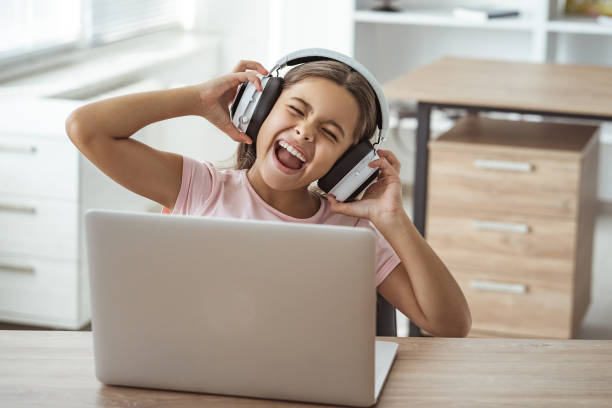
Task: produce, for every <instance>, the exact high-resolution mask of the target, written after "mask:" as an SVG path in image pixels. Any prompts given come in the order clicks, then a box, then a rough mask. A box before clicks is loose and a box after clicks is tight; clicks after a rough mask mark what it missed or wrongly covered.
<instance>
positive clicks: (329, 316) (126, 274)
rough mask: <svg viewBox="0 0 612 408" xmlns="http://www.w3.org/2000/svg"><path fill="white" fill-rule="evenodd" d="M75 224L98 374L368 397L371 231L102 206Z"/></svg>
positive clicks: (197, 386)
mask: <svg viewBox="0 0 612 408" xmlns="http://www.w3.org/2000/svg"><path fill="white" fill-rule="evenodd" d="M85 224H86V225H85V226H86V242H87V254H88V262H89V269H90V286H91V300H92V321H93V324H92V326H93V336H94V353H95V363H96V375H97V377H98V379H99V380H100V381H102V382H104V383H107V384H116V385H128V386H138V387H148V388H162V389H173V390H183V391H195V392H205V393H217V394H230V395H242V396H251V397H260V398H275V399H287V400H299V401H308V402H325V403H329V404H345V405H363V406H367V405H370V404H372V403H374V340H375V302H376V289H375V236H374V233H373V232H372V231H370V230H368V229H364V228H351V227H339V226H328V225H310V224H295V223H276V222H268V221H255V220H236V219H224V218H204V217H195V216H168V215H161V214H146V213H132V212H121V211H108V210H89V211H87V212H86V214H85Z"/></svg>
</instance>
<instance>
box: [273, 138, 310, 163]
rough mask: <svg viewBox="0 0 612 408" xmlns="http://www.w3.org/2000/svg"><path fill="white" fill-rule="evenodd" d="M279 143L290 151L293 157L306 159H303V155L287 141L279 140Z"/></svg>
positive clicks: (302, 159)
mask: <svg viewBox="0 0 612 408" xmlns="http://www.w3.org/2000/svg"><path fill="white" fill-rule="evenodd" d="M279 145H281V146H282V147H284V148H285V149H287V150H288V151H289V153H291V154H292V155H294V156H295V157H297V158H298V159H300V160H301V161H303V162H305V161H306V159H304V157H303V156H302V155H301V154H300V152H298V151H297V150H296V149H294V148H293V147H292V146H291V145H290V144H289V143H287V142H284V141H281V142H279Z"/></svg>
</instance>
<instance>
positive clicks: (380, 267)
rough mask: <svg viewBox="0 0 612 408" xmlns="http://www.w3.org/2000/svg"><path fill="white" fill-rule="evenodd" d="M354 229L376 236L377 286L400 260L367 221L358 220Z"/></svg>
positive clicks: (363, 219) (381, 235)
mask: <svg viewBox="0 0 612 408" xmlns="http://www.w3.org/2000/svg"><path fill="white" fill-rule="evenodd" d="M356 227H363V228H369V229H371V230H372V231H373V232H374V234H375V235H376V286H378V285H380V284H381V283H383V281H384V280H385V278H386V277H387V276H389V274H390V273H391V271H392V270H393V269H394V268H395V267H396V266H397V265H399V264H400V263H401V259H400V258H399V256H397V253H396V252H395V251H394V250H393V247H391V244H389V242H388V241H387V240H386V239H385V237H384V236H383V234H381V233H380V231H378V229H376V227H375V226H374V224H372V223H371V222H370V221H369V220H367V219H365V218H360V219H359V221H358V222H357V225H356Z"/></svg>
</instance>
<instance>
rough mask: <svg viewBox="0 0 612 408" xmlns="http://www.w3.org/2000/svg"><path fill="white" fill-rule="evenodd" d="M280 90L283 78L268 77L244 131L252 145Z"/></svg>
mask: <svg viewBox="0 0 612 408" xmlns="http://www.w3.org/2000/svg"><path fill="white" fill-rule="evenodd" d="M282 90H283V78H281V77H270V78H269V79H268V82H267V83H266V86H265V88H264V89H263V91H262V94H261V96H260V97H259V101H258V102H257V106H256V107H255V110H254V112H253V116H252V117H251V121H250V122H249V126H248V127H247V130H246V134H247V135H248V136H249V137H250V138H251V140H253V145H255V143H254V142H255V140H256V139H257V135H258V134H259V129H260V128H261V125H262V124H263V123H264V121H265V120H266V118H267V117H268V114H269V113H270V111H271V110H272V107H273V106H274V104H275V103H276V100H277V99H278V97H279V96H280V94H281V91H282Z"/></svg>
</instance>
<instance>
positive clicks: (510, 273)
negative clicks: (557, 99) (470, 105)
mask: <svg viewBox="0 0 612 408" xmlns="http://www.w3.org/2000/svg"><path fill="white" fill-rule="evenodd" d="M572 138H575V140H574V139H572ZM598 140H599V134H598V132H597V128H596V127H593V126H583V125H565V124H558V123H531V122H530V123H527V122H518V121H502V120H494V119H488V118H479V117H477V116H468V117H465V118H461V119H460V120H458V121H457V124H456V125H455V127H453V129H451V130H450V131H449V132H447V133H445V134H443V135H442V136H440V138H438V139H437V140H435V141H431V142H430V149H431V158H430V162H429V163H430V169H429V187H428V202H427V207H428V209H427V220H426V231H427V235H426V236H427V241H428V242H429V244H430V245H431V246H432V248H433V249H434V250H435V251H436V253H437V254H438V255H439V256H440V258H441V259H442V261H443V262H444V263H445V265H446V266H447V267H448V268H449V270H450V271H451V273H452V274H453V276H454V277H455V279H456V280H457V281H458V283H459V285H460V286H461V288H462V290H463V292H464V294H465V296H466V299H467V301H468V304H469V305H470V310H471V312H472V321H473V323H472V328H473V330H475V331H477V332H483V333H488V334H489V335H492V334H494V333H496V334H497V335H498V336H506V335H507V336H523V337H531V336H534V337H554V338H572V337H574V336H575V335H576V333H577V331H578V329H579V327H580V324H581V321H582V318H583V317H584V314H585V312H586V310H587V308H588V305H589V303H590V288H591V258H592V247H593V230H594V217H595V211H596V208H595V205H596V187H597V156H598ZM476 160H489V161H503V162H504V163H514V164H516V163H528V164H529V165H530V166H531V169H530V171H515V170H512V171H509V170H500V169H491V168H486V169H483V168H479V167H477V166H475V162H476ZM483 222H484V223H489V224H491V223H493V224H495V225H500V223H501V225H503V226H505V227H506V229H511V228H510V227H520V228H519V230H518V231H517V230H514V231H512V230H501V231H500V230H486V229H485V230H483V229H482V228H479V227H478V225H479V224H482V223H483ZM508 226H510V227H508ZM520 229H522V231H520ZM482 282H485V284H486V285H487V286H488V287H486V288H483V287H482V284H481V283H482ZM491 284H492V285H491ZM499 284H501V285H502V286H503V288H506V289H508V288H509V289H512V288H514V289H516V288H517V286H516V285H520V286H519V287H518V288H519V289H520V288H523V289H524V291H525V293H505V292H503V291H500V290H499ZM474 285H480V288H478V287H474ZM491 286H492V287H491Z"/></svg>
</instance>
